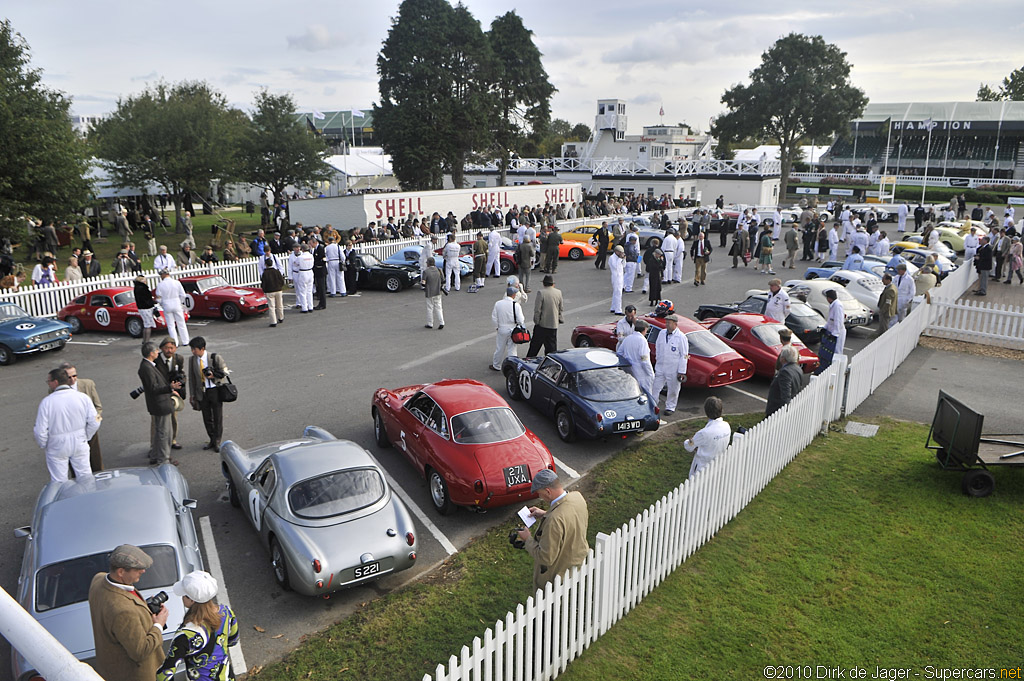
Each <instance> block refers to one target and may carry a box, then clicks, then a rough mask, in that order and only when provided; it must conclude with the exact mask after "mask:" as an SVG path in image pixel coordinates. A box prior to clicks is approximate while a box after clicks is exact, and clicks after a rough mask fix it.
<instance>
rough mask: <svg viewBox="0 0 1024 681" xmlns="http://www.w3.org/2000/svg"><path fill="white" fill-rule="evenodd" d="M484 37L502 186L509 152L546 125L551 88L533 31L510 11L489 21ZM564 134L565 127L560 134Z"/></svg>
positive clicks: (517, 148) (549, 114) (553, 91)
mask: <svg viewBox="0 0 1024 681" xmlns="http://www.w3.org/2000/svg"><path fill="white" fill-rule="evenodd" d="M487 39H488V41H489V42H490V44H491V49H492V50H493V51H494V56H495V58H496V60H497V67H498V72H497V74H496V78H495V80H494V81H493V82H494V86H495V88H496V90H497V102H498V106H499V118H498V125H497V128H496V130H495V136H494V137H495V142H496V143H497V145H498V158H499V160H500V162H501V180H500V182H499V184H501V185H502V186H504V185H505V182H506V177H507V172H508V159H509V155H510V153H511V151H513V150H516V151H518V150H519V149H520V148H521V145H522V142H523V140H524V138H525V137H526V135H527V134H529V133H530V132H533V131H535V130H537V131H539V130H542V129H543V128H545V127H546V126H547V125H548V122H549V121H550V119H551V96H552V95H553V94H554V93H555V88H554V86H552V85H551V82H550V81H549V80H548V74H547V71H545V70H544V65H543V64H542V63H541V53H540V50H539V49H537V46H536V45H535V44H534V42H533V31H531V30H529V29H528V28H526V26H524V25H523V20H522V19H521V18H520V17H519V15H518V14H516V13H515V11H514V10H512V11H509V12H506V13H505V14H503V15H502V16H500V17H498V18H496V19H495V20H494V21H492V22H491V30H490V31H488V33H487ZM566 127H567V128H568V124H566ZM568 135H569V131H568V130H566V132H565V135H564V136H568Z"/></svg>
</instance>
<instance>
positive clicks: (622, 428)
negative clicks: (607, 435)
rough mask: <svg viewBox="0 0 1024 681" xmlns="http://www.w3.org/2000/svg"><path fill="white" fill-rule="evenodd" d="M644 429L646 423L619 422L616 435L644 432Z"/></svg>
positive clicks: (637, 421) (616, 426)
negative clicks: (634, 431)
mask: <svg viewBox="0 0 1024 681" xmlns="http://www.w3.org/2000/svg"><path fill="white" fill-rule="evenodd" d="M643 428H644V422H643V421H639V420H636V421H633V420H631V421H619V422H618V423H616V424H615V432H616V433H628V432H630V431H633V430H643Z"/></svg>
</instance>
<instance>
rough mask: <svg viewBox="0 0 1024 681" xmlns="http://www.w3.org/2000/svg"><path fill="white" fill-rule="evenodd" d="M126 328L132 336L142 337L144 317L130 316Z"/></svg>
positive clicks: (125, 324)
mask: <svg viewBox="0 0 1024 681" xmlns="http://www.w3.org/2000/svg"><path fill="white" fill-rule="evenodd" d="M124 330H125V331H127V332H128V335H129V336H131V337H132V338H142V318H141V317H129V318H128V320H127V321H126V322H125V323H124Z"/></svg>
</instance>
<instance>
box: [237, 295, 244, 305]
mask: <svg viewBox="0 0 1024 681" xmlns="http://www.w3.org/2000/svg"><path fill="white" fill-rule="evenodd" d="M238 304H239V305H245V304H246V303H245V296H242V297H241V298H239V299H238Z"/></svg>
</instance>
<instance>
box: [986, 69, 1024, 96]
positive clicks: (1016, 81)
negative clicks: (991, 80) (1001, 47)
mask: <svg viewBox="0 0 1024 681" xmlns="http://www.w3.org/2000/svg"><path fill="white" fill-rule="evenodd" d="M1003 100H1006V101H1014V102H1020V101H1024V66H1022V67H1021V68H1019V69H1014V70H1013V71H1011V72H1010V75H1008V76H1007V77H1006V78H1003V82H1002V83H1001V84H1000V85H999V89H998V90H993V89H992V88H991V87H990V86H988V85H987V84H985V83H982V84H981V87H979V88H978V101H979V102H1000V101H1003Z"/></svg>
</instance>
